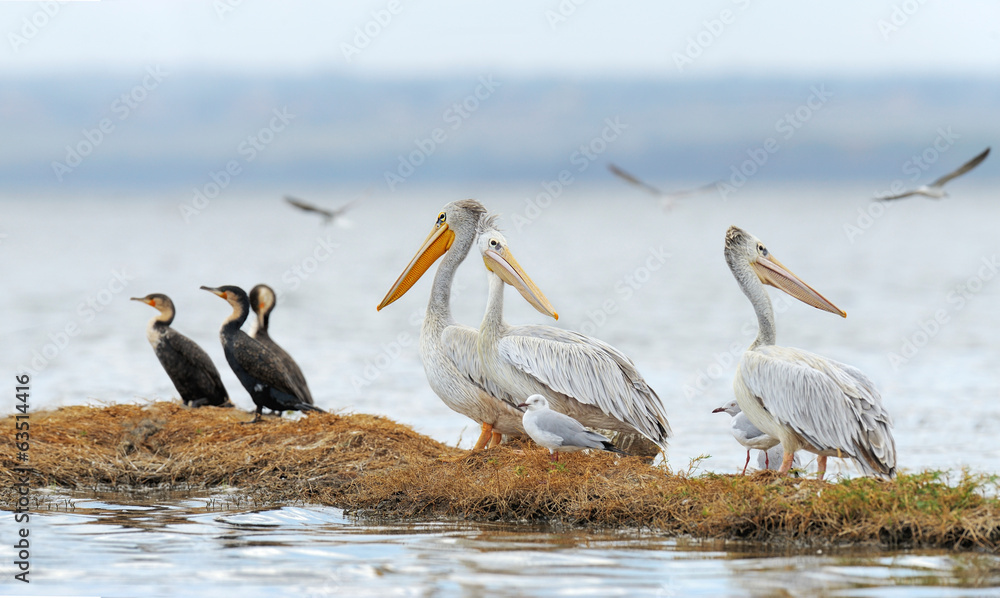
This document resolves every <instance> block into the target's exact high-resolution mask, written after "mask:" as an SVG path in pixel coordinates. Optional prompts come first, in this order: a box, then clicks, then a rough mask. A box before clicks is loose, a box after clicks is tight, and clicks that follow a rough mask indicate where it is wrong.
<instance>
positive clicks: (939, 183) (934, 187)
mask: <svg viewBox="0 0 1000 598" xmlns="http://www.w3.org/2000/svg"><path fill="white" fill-rule="evenodd" d="M988 155H990V148H986V149H985V150H983V151H982V152H981V153H980V154H979V155H978V156H976V157H975V158H973V159H971V160H969V161H968V162H966V163H965V164H962V165H961V166H959V167H958V168H956V169H955V170H953V171H951V172H949V173H948V174H946V175H944V176H942V177H941V178H939V179H938V180H936V181H934V182H933V183H931V184H930V185H921V186H920V187H917V188H916V189H913V190H912V191H905V192H903V193H900V194H898V195H890V196H888V197H876V198H875V199H878V200H880V201H889V200H892V199H903V198H904V197H910V196H911V195H923V196H924V197H929V198H931V199H942V198H945V197H948V192H947V191H945V190H944V185H945V183H947V182H948V181H950V180H951V179H956V178H958V177H960V176H962V175H963V174H965V173H967V172H969V171H970V170H972V169H973V168H975V167H976V166H979V164H980V163H981V162H982V161H983V160H985V159H986V156H988Z"/></svg>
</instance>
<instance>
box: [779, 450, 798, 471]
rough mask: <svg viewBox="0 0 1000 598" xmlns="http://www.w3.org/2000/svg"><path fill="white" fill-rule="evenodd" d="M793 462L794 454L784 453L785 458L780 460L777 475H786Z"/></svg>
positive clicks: (790, 452)
mask: <svg viewBox="0 0 1000 598" xmlns="http://www.w3.org/2000/svg"><path fill="white" fill-rule="evenodd" d="M794 460H795V453H793V452H792V451H785V457H784V458H783V459H782V460H781V469H779V470H778V475H788V472H789V471H790V470H791V469H792V461H794Z"/></svg>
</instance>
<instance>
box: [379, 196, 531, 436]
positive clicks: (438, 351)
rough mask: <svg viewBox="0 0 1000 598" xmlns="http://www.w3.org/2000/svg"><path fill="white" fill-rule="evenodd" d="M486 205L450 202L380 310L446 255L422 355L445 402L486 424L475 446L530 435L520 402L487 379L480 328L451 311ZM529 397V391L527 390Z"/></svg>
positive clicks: (426, 324)
mask: <svg viewBox="0 0 1000 598" xmlns="http://www.w3.org/2000/svg"><path fill="white" fill-rule="evenodd" d="M485 214H486V208H484V207H483V205H482V204H481V203H479V202H478V201H476V200H474V199H465V200H461V201H453V202H451V203H449V204H448V205H446V206H445V207H444V209H443V210H441V213H439V214H438V216H437V220H436V221H435V222H434V227H433V228H432V229H431V233H430V234H429V235H428V236H427V239H426V240H425V241H424V243H423V245H421V246H420V249H419V250H417V254H416V255H415V256H414V257H413V259H412V260H411V261H410V263H409V264H408V265H407V266H406V269H405V270H403V273H402V274H400V275H399V278H398V279H396V282H395V283H394V284H393V285H392V288H391V289H389V292H388V293H386V296H385V298H384V299H382V303H380V304H379V305H378V308H377V309H378V310H380V311H381V310H382V308H383V307H385V306H387V305H389V304H390V303H392V302H393V301H395V300H397V299H399V298H400V297H402V296H403V295H404V294H405V293H406V292H407V291H408V290H409V289H410V287H412V286H413V285H414V284H415V283H416V282H417V280H419V279H420V277H421V276H422V275H423V274H424V272H426V271H427V269H428V268H430V267H431V265H432V264H433V263H434V262H435V261H436V260H437V259H438V258H440V257H441V256H442V255H443V256H444V260H443V261H442V262H441V265H439V266H438V269H437V273H436V274H435V275H434V283H433V286H432V287H431V299H430V302H428V304H427V314H426V315H425V316H424V323H423V326H422V327H421V328H420V360H421V361H422V362H423V364H424V372H425V373H426V374H427V381H428V382H429V383H430V385H431V388H432V389H433V390H434V392H435V393H437V395H438V396H439V397H441V400H442V401H444V404H445V405H447V406H448V407H450V408H451V409H452V410H453V411H457V412H458V413H461V414H462V415H465V416H466V417H469V418H471V419H472V420H473V421H475V422H477V423H479V424H481V433H480V435H479V438H478V439H477V440H476V444H475V446H474V447H473V450H481V449H483V448H484V447H486V446H487V443H488V444H489V446H491V447H492V446H494V445H496V444H498V443H499V442H500V440H501V438H502V435H504V434H508V435H515V436H524V435H525V433H524V426H523V424H522V423H521V417H522V414H521V412H520V411H519V410H518V409H517V408H516V407H515V406H516V405H518V404H519V403H520V401H519V400H516V399H515V398H514V397H507V396H502V393H501V392H500V391H499V390H498V389H497V388H495V387H493V385H491V384H490V383H489V381H488V380H486V379H485V376H484V374H483V369H482V367H481V366H480V363H479V355H478V354H477V352H476V339H477V338H478V336H479V332H478V331H477V330H476V329H475V328H472V327H470V326H463V325H461V324H458V323H456V322H455V320H454V318H452V316H451V284H452V280H453V279H454V276H455V270H457V269H458V266H459V265H460V264H461V263H462V261H463V260H464V259H465V258H466V256H468V255H469V251H470V250H471V249H472V245H473V243H475V240H476V234H477V232H478V226H479V220H480V219H481V218H482V217H483V216H485ZM525 396H527V395H525Z"/></svg>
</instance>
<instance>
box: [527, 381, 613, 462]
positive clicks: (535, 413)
mask: <svg viewBox="0 0 1000 598" xmlns="http://www.w3.org/2000/svg"><path fill="white" fill-rule="evenodd" d="M518 407H519V408H525V407H527V411H525V412H524V431H525V432H527V433H528V436H530V437H531V439H532V440H534V441H535V443H536V444H538V445H539V446H544V447H545V448H547V449H549V459H550V460H552V461H558V460H559V453H572V452H576V451H582V450H584V449H598V450H602V451H608V452H610V453H618V454H620V455H627V454H628V453H626V452H625V451H623V450H621V449H619V448H618V447H616V446H615V445H613V444H611V441H610V440H608V439H607V438H606V437H605V436H603V435H601V434H598V433H597V432H592V431H591V430H588V429H587V428H585V427H583V424H581V423H580V422H578V421H576V420H575V419H573V418H572V417H570V416H568V415H564V414H562V413H559V412H558V411H553V410H552V409H550V408H549V401H548V399H546V398H545V397H543V396H542V395H531V396H530V397H528V398H527V400H525V401H524V402H523V403H521V404H520V405H518Z"/></svg>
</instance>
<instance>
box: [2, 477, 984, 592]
mask: <svg viewBox="0 0 1000 598" xmlns="http://www.w3.org/2000/svg"><path fill="white" fill-rule="evenodd" d="M226 498H227V497H224V496H222V497H219V496H216V497H206V496H202V497H200V496H197V495H193V496H186V497H182V496H175V497H172V498H163V499H160V500H153V501H149V500H138V501H134V502H130V503H129V504H118V503H114V502H105V500H106V498H104V499H102V498H100V497H91V498H86V497H81V496H77V497H75V498H74V499H73V501H72V502H73V503H74V504H75V508H74V509H72V510H70V511H68V512H46V513H44V514H39V515H33V516H32V520H31V537H32V538H33V545H32V546H33V549H32V550H33V555H34V556H33V560H32V573H31V575H32V579H33V582H34V583H32V585H31V588H30V589H32V590H37V591H44V592H45V593H48V594H60V593H72V594H73V595H102V596H127V595H131V596H179V595H184V596H211V595H215V596H218V595H221V594H222V593H226V594H229V593H231V592H233V591H234V590H237V591H238V592H239V595H240V596H243V597H245V598H250V597H253V596H262V597H263V596H274V595H285V596H290V595H297V596H655V597H660V598H664V597H673V596H887V597H888V596H897V595H907V596H984V595H1000V590H993V589H989V588H991V587H994V586H998V585H1000V557H996V556H992V555H981V554H949V553H946V552H941V551H937V552H935V551H920V552H892V553H889V552H878V551H869V552H860V551H857V550H853V551H847V550H833V551H832V552H831V551H829V550H828V551H825V552H824V551H821V550H815V549H808V550H806V549H803V550H798V551H776V552H767V551H764V550H763V549H762V548H761V547H755V546H751V545H744V544H737V543H731V542H729V543H726V542H718V541H694V540H687V539H680V540H678V539H669V538H663V537H660V536H657V535H655V534H649V533H641V532H635V531H629V532H612V531H608V532H585V531H581V530H574V529H566V528H554V527H547V526H539V525H519V526H511V525H488V524H475V525H473V524H465V523H454V522H448V523H442V522H420V523H406V524H402V523H379V522H375V521H370V520H369V521H366V520H357V519H354V518H351V517H347V516H345V515H344V513H343V512H342V511H340V510H339V509H333V508H327V507H315V506H312V507H284V508H280V509H269V510H237V511H219V510H216V509H218V506H219V505H220V504H223V503H225V501H226ZM4 552H9V549H6V548H5V549H4ZM4 556H5V557H6V556H8V555H6V554H5V555H4ZM11 560H12V559H8V558H4V562H5V564H4V567H5V571H6V569H7V568H9V564H7V563H9V562H10V561H11ZM10 579H11V575H9V574H8V575H4V582H3V583H2V585H0V592H3V593H5V594H6V593H8V592H10V591H12V590H13V591H18V592H19V591H21V588H19V587H17V586H16V585H10V583H11V582H9V580H10ZM18 585H20V584H19V583H18Z"/></svg>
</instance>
